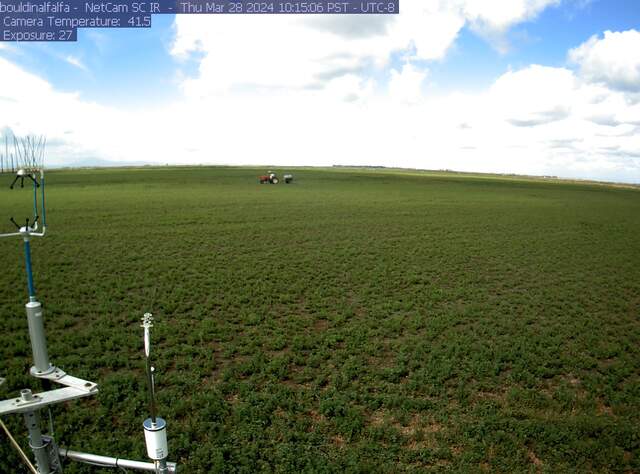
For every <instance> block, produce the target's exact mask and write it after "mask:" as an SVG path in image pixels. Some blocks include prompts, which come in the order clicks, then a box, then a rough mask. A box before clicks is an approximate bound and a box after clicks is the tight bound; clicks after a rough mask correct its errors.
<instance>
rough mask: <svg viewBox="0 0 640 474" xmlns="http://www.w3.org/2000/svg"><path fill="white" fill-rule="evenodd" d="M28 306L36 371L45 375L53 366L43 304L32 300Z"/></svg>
mask: <svg viewBox="0 0 640 474" xmlns="http://www.w3.org/2000/svg"><path fill="white" fill-rule="evenodd" d="M26 308H27V322H28V323H29V337H30V339H31V351H32V352H33V364H34V367H35V372H36V374H37V375H43V374H46V373H49V372H51V371H52V370H53V367H52V366H51V363H50V362H49V353H48V351H47V338H46V336H45V332H44V317H43V314H42V305H41V304H40V303H39V302H38V301H30V302H29V303H27V304H26Z"/></svg>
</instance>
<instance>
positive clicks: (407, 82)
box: [389, 64, 427, 104]
mask: <svg viewBox="0 0 640 474" xmlns="http://www.w3.org/2000/svg"><path fill="white" fill-rule="evenodd" d="M426 77H427V73H426V72H425V71H421V70H419V69H417V68H416V67H415V66H413V65H411V64H405V65H404V66H403V67H402V71H401V72H398V71H396V70H393V71H391V80H390V82H389V95H390V97H391V98H393V99H395V100H398V101H400V102H405V103H409V104H412V103H416V102H419V101H420V100H421V99H422V97H423V93H422V86H423V84H424V81H425V79H426Z"/></svg>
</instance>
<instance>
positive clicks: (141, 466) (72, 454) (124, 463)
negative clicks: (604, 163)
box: [59, 448, 178, 474]
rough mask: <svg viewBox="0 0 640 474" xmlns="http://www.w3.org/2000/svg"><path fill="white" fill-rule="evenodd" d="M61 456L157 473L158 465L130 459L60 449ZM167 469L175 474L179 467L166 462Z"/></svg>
mask: <svg viewBox="0 0 640 474" xmlns="http://www.w3.org/2000/svg"><path fill="white" fill-rule="evenodd" d="M59 452H60V456H62V457H65V458H67V459H71V460H73V461H78V462H83V463H89V464H100V465H102V466H105V467H122V468H125V469H133V470H135V471H146V472H157V468H156V465H155V464H154V463H151V462H141V461H131V460H129V459H120V458H112V457H109V456H99V455H97V454H90V453H81V452H78V451H71V450H70V449H67V448H60V451H59ZM165 469H166V471H165V472H166V473H167V474H174V473H176V472H178V467H177V465H176V464H175V463H172V462H170V463H167V462H165Z"/></svg>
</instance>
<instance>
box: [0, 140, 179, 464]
mask: <svg viewBox="0 0 640 474" xmlns="http://www.w3.org/2000/svg"><path fill="white" fill-rule="evenodd" d="M11 141H12V143H11V148H12V151H13V152H12V153H9V137H8V136H5V154H4V156H3V155H0V173H8V174H11V175H13V181H12V182H11V185H10V186H9V187H10V189H15V188H17V187H19V188H20V189H24V188H25V184H26V187H27V188H29V186H31V187H32V188H33V194H32V197H33V215H31V216H26V217H25V216H22V217H21V216H17V219H18V220H17V221H16V216H10V217H9V220H10V221H11V223H12V224H13V225H14V226H15V228H16V229H15V231H14V232H10V233H6V234H0V237H20V238H22V240H23V242H24V258H25V269H26V275H27V289H28V292H29V302H28V303H27V304H26V305H25V308H26V313H27V322H28V326H29V339H30V342H31V351H32V356H33V366H32V367H31V370H30V374H31V375H32V376H33V377H35V378H38V379H40V380H42V381H43V386H44V387H45V391H43V392H40V393H33V392H32V391H31V390H30V389H24V390H22V391H21V392H20V395H19V396H18V397H16V398H12V399H8V400H2V401H0V417H2V416H4V415H9V414H22V415H23V416H24V420H25V424H26V426H27V431H28V433H29V447H30V448H31V451H32V452H33V457H34V458H35V465H34V464H32V463H31V461H30V460H29V458H28V457H27V456H26V455H25V454H24V452H22V449H21V448H20V447H19V445H18V444H17V443H16V442H15V440H14V439H13V437H12V436H11V434H10V433H9V431H8V429H7V427H6V426H5V425H4V423H2V421H1V420H0V425H1V427H2V428H3V429H4V430H5V432H6V433H7V435H8V436H9V439H10V441H11V442H12V444H13V446H14V447H15V448H16V449H17V450H18V452H19V454H20V456H21V457H22V459H23V461H24V462H25V464H27V467H28V468H29V470H30V471H31V472H32V473H34V474H59V473H62V472H63V463H62V462H61V458H65V459H67V460H73V461H78V462H81V463H86V464H91V465H94V466H99V467H115V468H121V469H123V470H125V471H126V470H127V469H131V470H134V471H146V472H155V473H156V474H172V473H175V472H177V465H176V464H175V463H171V462H167V458H168V455H169V450H168V445H167V424H166V422H165V420H164V419H162V418H160V417H158V416H157V411H156V401H155V398H156V397H155V369H154V367H153V365H152V363H151V328H152V327H153V316H152V315H151V314H149V313H145V315H144V316H143V318H142V324H141V327H142V329H143V337H144V358H145V365H146V374H147V385H148V389H149V412H150V416H149V418H147V419H146V420H145V421H144V423H143V429H144V437H145V443H146V447H147V455H148V457H149V459H150V460H151V461H152V462H141V461H133V460H128V459H121V458H117V457H108V456H100V455H96V454H89V453H82V452H78V451H72V450H70V449H67V448H63V447H60V446H58V444H57V443H56V441H55V439H54V438H53V436H52V434H53V420H52V417H51V412H50V411H49V421H50V433H49V435H45V434H43V433H42V429H41V421H42V420H41V412H42V410H43V409H45V408H46V409H49V408H50V407H51V406H53V405H56V404H59V403H64V402H67V401H70V400H75V399H79V398H84V397H89V396H93V395H95V394H97V393H98V385H97V384H96V383H94V382H91V381H88V380H83V379H80V378H77V377H73V376H71V375H69V374H67V373H66V372H65V371H63V370H62V369H60V368H58V367H56V366H55V365H53V364H52V363H51V361H50V359H49V353H48V350H47V339H46V333H45V328H44V312H43V308H42V304H41V303H40V302H39V301H38V299H37V297H36V290H35V285H34V281H33V271H32V266H31V239H32V238H33V237H44V236H45V234H46V231H47V220H46V206H45V179H44V149H45V145H46V139H45V137H33V136H29V137H24V138H18V137H16V136H13V137H12V140H11ZM23 223H24V224H23ZM4 382H5V380H4V379H3V378H0V385H2V384H3V383H4ZM51 382H55V383H57V384H59V385H61V386H62V387H61V388H57V389H54V390H49V389H48V388H49V385H50V383H51Z"/></svg>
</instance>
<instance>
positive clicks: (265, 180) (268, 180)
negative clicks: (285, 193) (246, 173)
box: [258, 171, 280, 184]
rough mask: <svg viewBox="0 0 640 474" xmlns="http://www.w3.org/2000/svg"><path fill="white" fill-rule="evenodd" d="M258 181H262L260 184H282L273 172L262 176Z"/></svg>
mask: <svg viewBox="0 0 640 474" xmlns="http://www.w3.org/2000/svg"><path fill="white" fill-rule="evenodd" d="M258 179H259V180H260V184H278V183H279V182H280V180H279V179H278V176H277V175H276V174H275V173H273V172H271V171H269V172H268V173H267V174H265V175H262V176H260V177H259V178H258Z"/></svg>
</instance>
